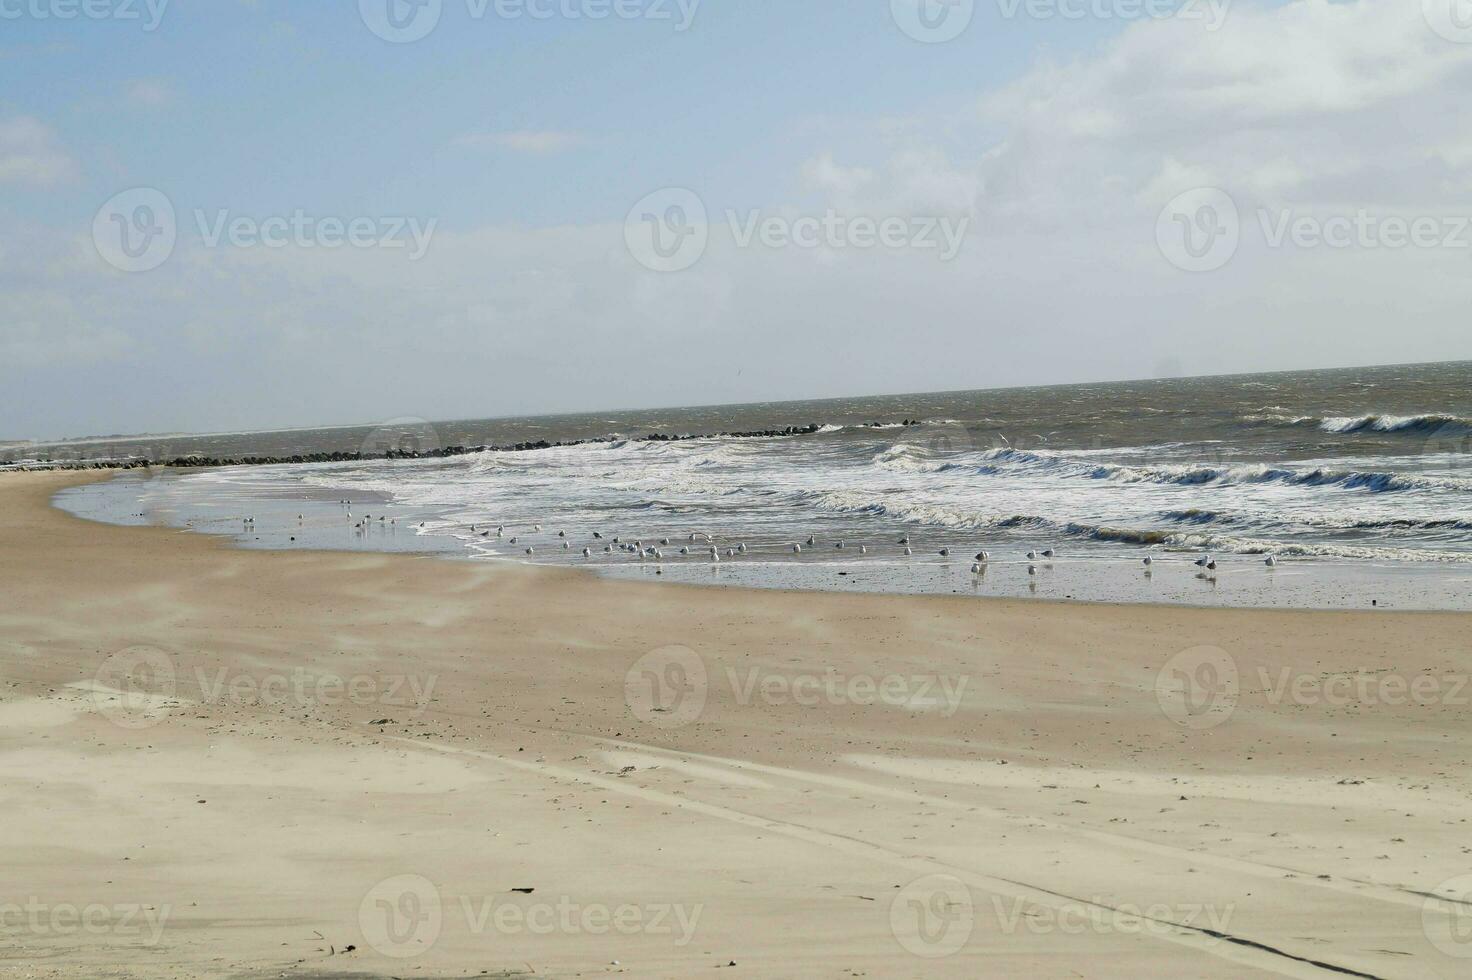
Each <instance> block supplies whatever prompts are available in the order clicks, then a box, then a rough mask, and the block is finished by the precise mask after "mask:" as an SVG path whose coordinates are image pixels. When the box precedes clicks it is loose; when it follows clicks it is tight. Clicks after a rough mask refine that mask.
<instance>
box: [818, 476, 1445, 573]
mask: <svg viewBox="0 0 1472 980" xmlns="http://www.w3.org/2000/svg"><path fill="white" fill-rule="evenodd" d="M808 502H809V503H810V504H812V505H813V506H814V507H816V508H817V509H819V510H827V511H835V512H840V513H844V514H848V515H855V516H865V517H875V518H884V519H888V520H894V521H899V522H902V523H906V524H914V525H919V526H925V527H936V528H944V529H946V530H950V531H956V530H965V531H970V532H974V533H975V534H976V535H977V544H978V545H985V544H987V543H988V542H987V541H986V537H985V535H986V533H987V532H989V531H990V532H1002V531H1025V532H1028V533H1030V534H1032V535H1035V536H1036V537H1037V539H1038V540H1039V542H1047V541H1049V540H1051V539H1054V538H1058V539H1073V540H1087V541H1097V542H1102V543H1115V544H1126V545H1135V546H1138V547H1141V548H1160V549H1167V550H1172V549H1173V550H1182V551H1185V550H1192V551H1208V550H1209V551H1214V552H1219V553H1222V554H1240V555H1268V554H1271V555H1281V556H1285V557H1329V558H1349V559H1355V560H1374V559H1381V560H1395V561H1436V562H1472V554H1468V553H1464V552H1448V551H1432V550H1425V549H1414V548H1397V547H1388V546H1386V547H1370V546H1362V545H1354V544H1348V543H1342V542H1331V541H1326V542H1304V541H1283V540H1276V539H1271V538H1262V537H1245V536H1236V535H1230V534H1222V533H1220V532H1219V531H1209V530H1200V531H1183V530H1179V529H1171V528H1149V527H1145V528H1136V527H1123V526H1114V525H1108V524H1093V523H1088V522H1084V521H1058V520H1053V519H1050V518H1047V517H1042V516H1039V515H1035V514H1010V515H1007V514H992V513H982V512H976V511H966V510H959V509H956V508H952V507H946V506H941V505H936V504H906V503H900V502H896V501H894V500H892V499H888V498H880V497H875V496H872V495H869V494H865V493H863V492H860V491H847V490H845V491H822V492H816V493H812V494H809V495H808ZM1177 513H1179V514H1180V515H1188V514H1191V513H1192V512H1191V511H1181V512H1177ZM1197 513H1198V514H1199V515H1200V516H1201V518H1202V521H1201V523H1211V522H1212V521H1221V522H1223V523H1227V524H1231V523H1234V522H1235V521H1234V519H1233V518H1231V517H1229V516H1226V515H1222V514H1220V513H1217V512H1210V511H1200V512H1197ZM1166 517H1167V519H1170V514H1167V515H1166ZM1188 519H1189V518H1188ZM1364 523H1365V526H1366V529H1369V528H1370V527H1372V526H1375V525H1374V522H1370V521H1366V522H1364ZM1381 523H1383V524H1384V526H1386V527H1390V526H1395V522H1394V521H1385V522H1381ZM1405 526H1406V527H1415V528H1418V529H1419V528H1430V527H1455V526H1462V527H1469V526H1472V521H1454V520H1449V521H1435V520H1427V521H1410V520H1408V521H1407V522H1406V524H1405Z"/></svg>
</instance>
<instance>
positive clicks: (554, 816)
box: [0, 473, 1472, 978]
mask: <svg viewBox="0 0 1472 980" xmlns="http://www.w3.org/2000/svg"><path fill="white" fill-rule="evenodd" d="M98 478H102V477H101V476H86V475H79V474H55V473H14V474H5V475H3V476H0V597H3V598H0V799H3V803H4V806H3V812H4V814H5V819H4V820H3V821H0V847H3V848H4V852H5V854H6V866H7V870H8V873H7V874H6V876H5V877H6V882H7V887H6V889H4V893H3V895H0V976H6V977H81V976H88V977H218V978H225V977H232V978H233V977H240V978H255V977H261V978H264V977H342V978H347V977H389V976H394V977H400V976H402V977H425V978H449V977H473V976H523V975H525V976H549V977H562V976H588V975H627V976H649V977H675V976H691V975H703V974H707V973H709V972H711V971H717V972H716V973H715V974H714V975H716V976H723V975H725V974H727V973H730V974H732V975H745V976H787V977H809V976H811V977H841V976H842V977H850V976H871V977H922V976H924V977H935V976H957V977H976V976H1022V975H1026V976H1040V977H1101V978H1109V977H1121V978H1123V977H1131V978H1138V977H1162V978H1182V977H1242V976H1255V975H1278V976H1291V977H1327V976H1346V975H1348V976H1363V977H1384V978H1392V977H1393V978H1453V977H1466V976H1468V975H1469V974H1472V928H1469V925H1468V918H1467V916H1468V913H1469V912H1472V903H1469V902H1468V901H1467V895H1468V892H1469V891H1472V878H1467V877H1463V876H1467V875H1472V834H1469V826H1468V815H1469V814H1472V807H1469V803H1472V776H1469V774H1468V770H1467V767H1466V765H1465V760H1466V759H1467V757H1468V751H1469V748H1472V727H1469V725H1468V724H1467V719H1468V712H1469V702H1472V686H1469V685H1468V684H1467V678H1468V677H1469V675H1472V650H1469V647H1468V643H1467V638H1468V636H1469V635H1472V633H1469V623H1472V620H1469V619H1468V617H1467V616H1466V615H1463V614H1453V613H1408V612H1394V611H1365V612H1344V611H1336V612H1289V611H1254V610H1223V609H1197V608H1187V607H1153V606H1129V607H1124V606H1109V605H1086V604H1065V603H1049V602H1037V601H1012V600H1001V599H976V598H973V597H958V598H950V597H940V596H929V597H924V596H904V597H900V596H875V595H837V594H805V593H796V592H776V591H761V592H756V591H747V590H743V589H739V588H723V589H714V588H699V587H693V586H686V585H676V584H652V583H651V584H645V583H637V582H619V581H610V580H607V579H599V578H597V577H594V576H592V575H586V574H581V573H578V572H575V571H567V570H561V569H545V568H535V567H505V566H487V565H476V564H472V563H468V562H453V561H446V560H441V559H435V558H428V557H417V556H405V555H378V554H338V553H327V552H291V553H278V552H266V551H244V550H238V549H234V548H232V547H231V546H230V545H229V544H228V543H227V542H225V541H222V540H219V539H217V538H212V537H208V536H203V535H195V534H190V533H187V532H183V531H177V530H171V529H165V528H158V527H116V526H106V525H102V524H94V523H89V522H86V521H82V520H79V519H77V518H73V517H71V516H68V515H66V514H64V513H62V512H60V511H57V510H55V509H54V508H52V507H51V506H50V498H51V496H52V495H53V494H54V493H55V492H56V491H57V490H59V489H60V488H62V487H64V486H67V485H69V484H73V483H75V482H77V481H79V480H84V479H98ZM1459 879H1460V880H1459Z"/></svg>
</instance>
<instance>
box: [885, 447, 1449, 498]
mask: <svg viewBox="0 0 1472 980" xmlns="http://www.w3.org/2000/svg"><path fill="white" fill-rule="evenodd" d="M971 455H972V458H971V459H969V460H966V461H964V462H963V461H960V460H951V461H947V462H938V461H927V460H925V459H924V458H922V457H918V456H917V455H915V454H914V453H910V454H908V455H900V454H890V455H889V456H887V457H885V458H884V459H883V460H882V462H883V464H884V465H887V466H890V467H892V468H901V469H911V470H925V469H930V470H931V471H933V472H936V473H974V474H976V475H978V476H996V477H1006V476H1010V475H1014V474H1018V473H1026V472H1038V471H1046V472H1050V473H1053V474H1056V475H1058V476H1061V477H1067V478H1080V479H1093V480H1109V481H1112V482H1116V483H1156V484H1163V485H1171V486H1207V485H1213V486H1230V485H1235V484H1263V483H1281V484H1286V485H1290V486H1299V487H1337V488H1340V489H1345V490H1364V491H1367V492H1370V493H1395V492H1401V491H1408V490H1454V491H1472V479H1468V478H1465V477H1453V476H1433V475H1423V474H1419V473H1392V472H1374V471H1368V472H1367V471H1360V470H1348V469H1344V470H1339V469H1327V468H1323V467H1318V468H1314V469H1293V468H1290V467H1282V466H1268V465H1266V464H1261V463H1238V464H1227V465H1221V466H1202V465H1197V464H1192V463H1174V464H1164V465H1158V466H1145V465H1137V464H1126V463H1089V462H1086V461H1083V460H1081V459H1079V458H1077V457H1072V456H1068V455H1064V454H1052V453H1038V452H1032V451H1029V450H1024V449H993V450H988V451H986V452H983V453H977V454H971ZM876 461H879V460H876Z"/></svg>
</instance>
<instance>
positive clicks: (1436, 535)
mask: <svg viewBox="0 0 1472 980" xmlns="http://www.w3.org/2000/svg"><path fill="white" fill-rule="evenodd" d="M1469 381H1472V364H1467V363H1461V364H1442V365H1428V366H1416V367H1394V368H1373V369H1359V370H1353V371H1331V372H1307V373H1298V374H1289V375H1258V376H1249V377H1237V378H1212V379H1193V380H1185V381H1159V382H1138V383H1131V384H1117V385H1085V386H1072V387H1061V388H1037V389H1020V390H1009V391H999V392H967V393H952V394H938V395H915V396H893V397H879V398H862V399H850V400H841V401H835V402H804V403H788V404H772V405H754V406H736V407H731V408H701V409H680V410H669V411H665V412H660V413H611V414H607V415H601V416H566V417H559V418H551V419H517V420H481V421H474V422H454V423H445V424H434V425H430V424H427V423H425V424H417V423H413V422H407V423H406V422H404V421H397V422H395V423H391V424H388V425H385V426H383V427H379V428H377V429H368V430H359V429H351V430H348V429H339V430H311V431H306V430H303V431H299V432H294V433H263V434H236V435H231V436H217V437H208V438H206V439H204V440H202V441H200V442H198V443H193V442H190V443H179V442H174V443H171V444H170V445H169V446H167V447H163V448H167V449H169V450H170V451H178V450H180V449H187V448H188V447H192V446H196V445H198V446H200V447H206V448H199V449H197V450H190V451H199V452H202V453H211V454H220V453H235V454H245V453H254V454H277V453H282V452H312V451H331V450H341V449H357V448H359V446H363V445H366V446H367V447H368V448H369V449H370V450H373V449H375V448H384V447H388V446H394V447H398V448H405V447H412V446H417V447H418V448H420V449H426V448H434V447H435V446H437V445H477V444H482V443H492V444H500V445H504V444H507V443H512V442H519V441H526V440H536V439H547V440H549V441H552V440H562V439H586V438H598V437H605V436H610V437H614V438H613V440H612V441H608V442H600V443H592V444H585V445H579V446H569V447H561V448H552V449H544V450H532V451H524V452H488V453H475V454H471V455H467V456H457V457H452V458H447V459H426V460H412V461H392V462H390V461H368V462H357V463H338V464H306V465H286V466H271V467H239V468H221V469H214V470H204V471H193V470H176V471H169V472H167V473H166V475H164V476H163V477H161V478H154V479H147V478H138V477H133V476H132V475H131V474H130V476H129V477H128V478H124V479H123V480H120V481H115V482H113V483H110V484H103V485H95V486H92V487H87V488H80V489H78V490H75V491H70V492H68V493H67V494H65V495H64V496H63V500H62V503H63V505H64V506H67V507H69V508H71V509H74V510H77V511H78V512H81V513H85V514H88V515H89V516H95V517H98V518H101V519H113V520H118V519H129V518H128V517H127V515H134V514H143V515H145V516H143V517H133V518H131V519H132V520H137V521H155V522H161V523H168V524H172V525H175V526H189V527H193V528H195V529H197V530H204V531H215V532H221V533H233V534H237V535H239V534H240V533H241V532H242V531H243V530H244V525H243V524H241V523H240V519H241V518H242V517H243V516H245V515H247V514H249V515H253V516H255V517H256V523H255V525H254V527H253V529H252V530H251V531H250V533H249V534H247V535H245V536H244V543H246V544H248V545H252V546H260V547H293V546H295V547H332V548H367V549H377V550H395V551H429V552H438V553H444V554H458V555H463V556H465V557H468V558H471V559H476V560H495V559H503V560H530V561H536V562H545V563H571V564H576V565H586V566H590V567H594V568H597V569H599V570H601V571H604V572H607V573H610V574H617V575H630V576H647V577H650V578H663V579H667V580H681V581H699V582H716V583H729V584H741V585H756V586H778V587H802V588H820V589H836V590H871V591H889V592H940V593H961V594H981V595H1020V596H1031V595H1036V596H1039V597H1047V598H1075V599H1088V600H1105V601H1162V602H1189V603H1206V604H1232V605H1237V604H1241V605H1275V606H1276V605H1286V606H1304V607H1326V606H1334V607H1360V606H1368V605H1370V604H1371V602H1378V603H1379V604H1381V605H1386V606H1391V607H1399V608H1465V607H1466V606H1467V604H1468V603H1467V599H1466V596H1467V594H1468V592H1469V590H1468V585H1469V584H1472V395H1469V390H1472V388H1469V384H1468V382H1469ZM905 419H911V420H921V421H922V423H923V424H920V425H912V426H901V425H899V424H898V423H899V422H900V421H901V420H905ZM810 423H813V424H819V425H822V426H823V428H822V430H821V431H820V432H818V433H816V434H813V435H797V436H786V437H778V438H761V439H737V438H724V437H720V438H709V439H697V440H691V441H687V442H642V441H635V440H634V439H632V438H629V437H633V436H637V435H640V434H643V433H646V432H651V431H657V432H663V433H701V432H712V431H746V430H752V429H760V428H771V427H778V426H788V425H804V424H810ZM872 423H878V427H875V426H874V425H873V424H872ZM364 432H366V433H367V434H366V435H365V434H364ZM354 440H358V441H357V443H356V444H355V442H354ZM109 448H110V449H116V448H117V444H113V445H111V446H110V447H109ZM135 472H136V471H135ZM342 500H351V501H353V504H352V505H351V506H348V505H345V504H341V503H339V501H342ZM349 512H351V513H352V517H349V516H348V514H349ZM298 514H301V515H302V519H301V520H300V521H298V520H297V515H298ZM365 514H372V515H373V519H372V520H371V521H368V522H367V526H363V527H360V526H358V525H360V524H363V523H364V522H363V518H364V515H365ZM380 516H381V517H385V518H386V520H385V521H383V522H380V521H379V520H378V518H379V517H380ZM538 524H540V525H542V527H543V530H542V531H541V532H537V531H534V530H532V528H533V526H534V525H538ZM497 527H504V528H505V530H504V531H503V532H502V533H501V535H500V537H497V536H496V534H495V530H496V528H497ZM559 531H565V532H566V534H567V537H566V538H561V537H558V536H557V532H559ZM595 531H596V532H600V533H602V534H603V535H604V537H603V538H602V539H595V538H594V537H593V534H594V532H595ZM692 532H694V533H697V535H698V536H699V537H698V541H697V542H694V543H692V542H691V541H690V537H689V536H690V534H691V533H692ZM703 535H709V536H710V539H709V540H708V539H707V538H705V537H703ZM810 536H811V537H812V538H814V539H815V540H816V544H815V545H813V546H806V545H805V546H804V547H803V550H802V553H801V554H798V553H795V552H794V551H793V547H792V546H793V545H794V544H797V543H804V542H806V541H807V540H808V539H809V537H810ZM614 537H619V538H621V539H622V541H623V542H630V541H635V540H637V541H639V542H641V543H642V545H643V546H644V547H658V548H660V549H661V551H662V552H663V560H662V561H653V560H650V559H647V558H646V559H643V560H641V559H639V558H638V557H636V556H633V555H630V554H627V553H624V552H622V551H620V550H618V549H617V548H616V547H614V550H613V551H612V552H610V553H605V552H604V551H603V549H604V548H606V547H613V545H612V539H613V538H614ZM905 537H908V538H909V544H908V547H909V548H910V550H911V551H912V553H911V554H909V555H906V554H905V547H906V546H905V545H902V544H901V543H900V542H901V539H902V538H905ZM292 538H295V539H296V540H295V541H293V540H291V539H292ZM512 538H516V539H517V540H516V543H515V544H512V543H511V539H512ZM663 540H668V541H669V542H670V543H669V544H668V545H663V544H660V542H661V541H663ZM710 540H713V541H714V544H715V546H716V548H717V549H718V555H719V556H720V558H721V560H720V562H719V563H716V562H712V561H711V560H710V557H709V548H710ZM564 542H566V543H567V544H568V547H567V548H564V547H563V543H564ZM840 542H841V543H842V544H843V545H844V547H843V548H839V547H838V544H839V543H840ZM742 544H745V545H746V550H745V552H744V553H739V554H735V555H728V554H727V551H728V549H736V548H738V547H739V546H740V545H742ZM527 547H531V548H533V549H534V551H533V554H532V555H530V556H528V555H526V554H525V549H526V548H527ZM585 547H587V548H590V549H592V552H593V554H592V556H591V557H589V558H585V557H583V554H582V550H583V548H585ZM1050 547H1051V548H1055V549H1057V551H1058V553H1059V554H1058V557H1057V558H1056V559H1055V560H1052V561H1046V560H1043V559H1037V560H1031V561H1030V560H1029V559H1027V557H1026V555H1027V553H1028V552H1029V551H1041V550H1043V549H1045V548H1050ZM944 548H950V549H951V550H952V555H951V556H949V557H943V556H941V555H940V553H939V552H940V551H941V550H942V549H944ZM981 548H985V549H986V550H988V551H989V552H991V560H990V561H989V562H987V563H985V567H984V569H983V573H982V574H973V572H972V563H973V561H972V556H973V554H974V553H976V552H977V550H978V549H981ZM682 549H689V550H690V552H691V553H690V554H689V555H684V554H681V550H682ZM1205 551H1209V552H1211V553H1212V554H1213V555H1214V556H1215V557H1216V558H1217V560H1218V565H1219V567H1218V569H1217V571H1216V573H1215V574H1206V573H1201V572H1199V571H1198V569H1197V568H1196V566H1195V565H1194V564H1193V561H1194V560H1195V559H1196V558H1197V557H1198V556H1199V555H1200V554H1201V553H1202V552H1205ZM1147 555H1149V556H1152V557H1153V558H1154V559H1155V561H1156V563H1155V565H1154V567H1153V568H1152V569H1150V570H1149V571H1148V572H1147V570H1146V569H1145V568H1144V566H1143V565H1142V564H1141V562H1142V559H1143V558H1144V557H1145V556H1147ZM1268 555H1272V556H1275V558H1276V559H1277V560H1278V562H1279V564H1278V566H1277V567H1276V568H1275V569H1268V568H1267V567H1266V566H1265V565H1264V564H1263V562H1264V558H1265V556H1268ZM1029 568H1031V571H1029Z"/></svg>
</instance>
